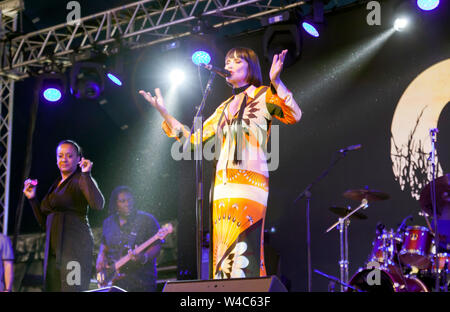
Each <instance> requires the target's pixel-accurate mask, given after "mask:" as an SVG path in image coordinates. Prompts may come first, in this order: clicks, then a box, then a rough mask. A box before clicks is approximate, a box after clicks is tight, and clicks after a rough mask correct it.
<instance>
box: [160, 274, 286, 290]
mask: <svg viewBox="0 0 450 312" xmlns="http://www.w3.org/2000/svg"><path fill="white" fill-rule="evenodd" d="M163 292H287V290H286V287H284V285H283V283H281V281H280V280H279V279H278V277H277V276H275V275H273V276H270V277H258V278H233V279H227V280H205V281H198V280H196V281H176V282H167V283H166V285H165V286H164V289H163Z"/></svg>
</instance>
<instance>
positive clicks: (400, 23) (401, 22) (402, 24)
mask: <svg viewBox="0 0 450 312" xmlns="http://www.w3.org/2000/svg"><path fill="white" fill-rule="evenodd" d="M408 25H409V21H408V19H407V18H405V17H399V18H397V19H395V22H394V29H395V30H396V31H403V30H404V29H405V28H406V27H407V26H408Z"/></svg>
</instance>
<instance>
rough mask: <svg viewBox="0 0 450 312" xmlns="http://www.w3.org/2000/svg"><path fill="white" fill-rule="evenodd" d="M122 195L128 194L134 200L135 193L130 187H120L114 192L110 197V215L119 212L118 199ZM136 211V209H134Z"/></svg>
mask: <svg viewBox="0 0 450 312" xmlns="http://www.w3.org/2000/svg"><path fill="white" fill-rule="evenodd" d="M120 193H128V194H130V195H131V196H132V197H133V198H134V194H133V191H132V190H131V188H130V187H129V186H126V185H119V186H117V187H116V188H115V189H114V190H113V191H112V192H111V196H110V197H109V205H108V213H109V214H113V213H115V212H116V211H117V198H119V194H120ZM133 209H134V208H133Z"/></svg>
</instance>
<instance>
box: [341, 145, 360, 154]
mask: <svg viewBox="0 0 450 312" xmlns="http://www.w3.org/2000/svg"><path fill="white" fill-rule="evenodd" d="M360 148H361V144H357V145H350V146H347V147H346V148H342V149H340V150H339V153H346V152H348V151H356V150H359V149H360Z"/></svg>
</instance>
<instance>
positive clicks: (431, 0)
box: [417, 0, 439, 11]
mask: <svg viewBox="0 0 450 312" xmlns="http://www.w3.org/2000/svg"><path fill="white" fill-rule="evenodd" d="M417 6H418V7H419V8H420V9H421V10H423V11H431V10H434V9H436V8H437V7H438V6H439V0H417Z"/></svg>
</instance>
